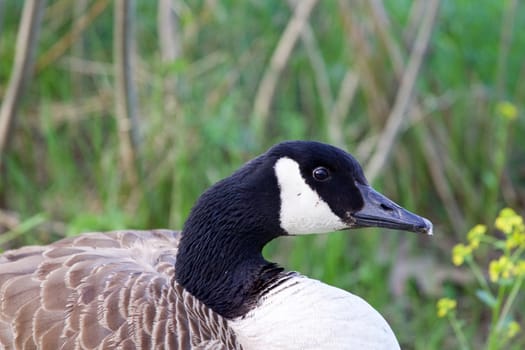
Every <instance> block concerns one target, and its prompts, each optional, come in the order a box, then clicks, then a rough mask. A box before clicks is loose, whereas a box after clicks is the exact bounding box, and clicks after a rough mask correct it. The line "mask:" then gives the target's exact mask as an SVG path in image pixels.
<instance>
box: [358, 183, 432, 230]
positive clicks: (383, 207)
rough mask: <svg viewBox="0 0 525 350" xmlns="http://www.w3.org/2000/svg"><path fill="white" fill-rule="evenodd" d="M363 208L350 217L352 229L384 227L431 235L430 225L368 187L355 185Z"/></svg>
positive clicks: (425, 220)
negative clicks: (359, 193) (352, 224)
mask: <svg viewBox="0 0 525 350" xmlns="http://www.w3.org/2000/svg"><path fill="white" fill-rule="evenodd" d="M356 185H357V187H358V188H359V190H360V191H361V194H362V196H363V200H364V206H363V208H362V209H361V210H359V211H358V212H355V213H354V214H353V215H352V217H353V219H354V220H355V222H354V225H355V226H354V227H385V228H391V229H395V230H403V231H412V232H419V233H426V234H428V235H432V223H431V222H430V221H429V220H427V219H425V218H423V217H421V216H418V215H416V214H413V213H411V212H409V211H408V210H406V209H405V208H403V207H401V206H399V205H397V204H396V203H394V202H392V201H391V200H390V199H388V198H387V197H385V196H383V195H382V194H381V193H379V192H377V191H376V190H374V189H373V188H372V187H370V186H368V185H362V184H358V183H356Z"/></svg>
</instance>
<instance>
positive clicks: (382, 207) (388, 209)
mask: <svg viewBox="0 0 525 350" xmlns="http://www.w3.org/2000/svg"><path fill="white" fill-rule="evenodd" d="M381 209H383V210H384V211H393V210H394V208H392V207H390V206H388V205H386V204H383V203H381Z"/></svg>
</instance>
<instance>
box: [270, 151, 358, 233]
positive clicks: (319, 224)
mask: <svg viewBox="0 0 525 350" xmlns="http://www.w3.org/2000/svg"><path fill="white" fill-rule="evenodd" d="M275 175H276V176H277V181H278V183H279V188H280V190H281V213H280V216H281V217H280V219H281V227H282V228H283V229H284V230H285V231H286V232H288V234H290V235H304V234H310V233H325V232H331V231H337V230H341V229H344V228H347V227H348V225H347V224H345V223H344V222H343V221H342V220H341V218H340V217H339V216H337V215H336V214H334V212H333V211H332V210H331V209H330V207H329V206H328V204H326V202H325V201H323V199H322V198H321V197H320V196H319V195H318V194H317V192H315V191H314V190H313V189H312V188H311V187H310V186H309V185H308V184H307V183H306V181H305V180H304V178H303V177H302V175H301V171H300V169H299V164H297V162H296V161H294V160H292V159H290V158H286V157H284V158H281V159H279V160H278V161H277V163H276V164H275Z"/></svg>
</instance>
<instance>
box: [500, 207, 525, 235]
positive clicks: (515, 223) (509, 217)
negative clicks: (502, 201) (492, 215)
mask: <svg viewBox="0 0 525 350" xmlns="http://www.w3.org/2000/svg"><path fill="white" fill-rule="evenodd" d="M494 224H495V226H496V228H497V229H498V230H500V231H501V232H503V233H505V234H506V235H510V234H511V233H512V232H513V231H514V230H515V229H520V228H521V227H522V226H523V218H522V217H521V216H519V215H518V214H516V212H515V211H514V210H512V209H511V208H504V209H502V210H501V211H500V213H499V215H498V217H497V218H496V222H495V223H494Z"/></svg>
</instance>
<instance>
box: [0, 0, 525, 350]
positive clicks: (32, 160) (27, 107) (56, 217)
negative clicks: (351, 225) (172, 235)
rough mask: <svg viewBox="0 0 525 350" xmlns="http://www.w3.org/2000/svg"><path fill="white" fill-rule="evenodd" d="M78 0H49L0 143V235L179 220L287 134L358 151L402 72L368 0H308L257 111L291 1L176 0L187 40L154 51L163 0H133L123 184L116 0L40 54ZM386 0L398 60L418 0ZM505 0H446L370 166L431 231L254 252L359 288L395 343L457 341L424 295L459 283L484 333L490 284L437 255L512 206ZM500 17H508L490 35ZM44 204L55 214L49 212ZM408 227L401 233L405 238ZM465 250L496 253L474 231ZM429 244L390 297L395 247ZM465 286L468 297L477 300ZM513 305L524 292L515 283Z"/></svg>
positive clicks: (518, 54)
mask: <svg viewBox="0 0 525 350" xmlns="http://www.w3.org/2000/svg"><path fill="white" fill-rule="evenodd" d="M22 3H23V2H18V1H7V2H2V3H1V5H0V6H1V7H3V8H0V11H2V10H4V9H5V11H6V12H5V13H9V14H10V15H9V16H7V15H5V14H4V16H3V17H2V18H3V22H2V25H1V27H0V94H1V95H4V93H5V90H6V88H7V83H8V80H9V76H10V72H11V69H12V65H13V57H14V51H15V40H16V35H17V30H18V28H17V25H18V18H19V17H20V13H21V9H22ZM74 3H75V2H74V1H50V2H49V4H48V6H47V8H46V9H47V11H54V12H52V13H50V12H48V14H47V15H45V17H44V20H43V25H42V32H41V40H40V43H39V47H38V51H37V56H36V62H37V68H36V70H35V74H34V75H33V77H32V79H31V81H30V83H29V85H28V90H27V91H26V94H25V96H24V99H23V104H22V106H21V110H20V113H19V114H18V116H17V123H16V126H15V128H14V129H13V137H12V138H11V144H10V147H9V150H8V152H7V153H6V154H4V155H2V156H3V158H2V161H3V162H4V168H3V169H2V173H1V174H0V176H1V179H0V209H2V210H9V211H10V212H15V213H16V214H17V218H18V221H19V225H18V226H17V227H14V228H13V227H9V228H4V227H3V226H2V225H3V224H2V222H0V231H5V232H8V233H7V234H6V233H5V232H4V234H3V235H2V236H1V237H4V238H2V240H1V243H2V244H3V245H4V247H6V248H7V247H13V246H17V245H22V244H45V243H48V242H49V241H51V240H54V239H57V238H59V237H61V236H65V235H72V234H77V233H80V232H83V231H94V230H111V229H120V228H125V227H128V228H157V227H169V228H180V227H181V226H182V224H183V223H184V219H185V217H186V215H187V213H188V212H189V210H190V209H191V206H192V204H193V202H194V201H195V199H196V198H197V196H198V195H199V194H200V193H202V191H203V190H204V189H205V188H206V187H207V186H209V185H210V184H212V183H213V182H215V181H217V180H219V179H221V178H222V177H224V176H227V175H228V174H230V173H231V172H232V171H233V170H234V169H236V168H238V167H239V166H240V165H241V164H242V163H243V162H245V161H247V160H248V159H251V158H252V157H254V156H255V155H257V154H259V153H261V152H263V151H264V150H265V149H266V148H267V147H269V146H270V145H272V144H273V143H275V142H277V141H281V140H284V139H296V138H297V139H315V140H321V141H326V142H331V143H338V144H339V145H341V146H343V147H345V148H346V149H347V150H349V151H350V152H351V153H353V154H355V155H356V156H357V158H358V159H359V160H360V161H361V162H362V163H363V164H366V162H367V160H368V159H369V157H370V152H369V151H370V149H371V148H370V146H373V145H375V144H377V138H376V137H377V136H378V135H379V133H380V132H382V131H383V129H384V126H385V125H386V124H387V117H388V114H389V111H390V109H391V108H392V105H393V103H394V100H395V98H396V94H397V93H398V90H399V85H400V76H399V75H398V73H396V68H395V63H394V60H393V59H392V56H391V51H390V49H388V48H387V45H386V44H385V39H384V36H382V35H383V34H380V31H379V30H378V28H377V23H376V22H374V20H373V18H374V17H373V15H372V14H373V13H372V10H371V8H372V7H371V6H369V4H371V3H370V2H335V1H327V2H319V3H318V5H317V7H315V8H314V10H313V12H312V14H311V16H310V19H309V25H310V30H311V33H312V34H313V39H312V41H310V42H309V45H310V46H308V45H307V42H306V41H304V40H303V39H301V38H300V39H299V40H298V42H297V43H295V45H294V49H293V51H292V52H291V55H290V57H288V58H287V60H286V65H285V68H284V69H283V70H282V71H280V72H279V76H278V82H277V84H276V87H275V89H274V90H273V91H272V93H273V100H272V102H271V104H270V106H269V110H270V112H269V115H268V119H267V120H265V121H264V122H262V123H259V124H258V123H256V122H254V120H255V119H254V118H255V117H257V116H256V115H254V113H253V111H254V102H255V99H256V96H257V94H258V91H259V87H260V83H261V80H262V79H263V77H264V76H265V74H267V72H268V70H269V67H270V65H271V57H272V55H273V53H274V50H275V49H276V47H277V45H278V43H279V42H280V40H281V39H282V34H283V31H284V30H285V28H286V27H287V25H288V24H289V20H290V17H291V16H292V13H293V10H292V9H291V8H290V6H288V3H289V2H287V1H277V0H272V1H245V2H239V1H233V0H228V1H192V2H179V4H180V7H178V8H177V9H176V10H177V15H178V19H179V22H178V23H179V28H178V32H177V36H176V37H177V38H179V42H178V44H180V47H181V52H182V55H181V56H180V57H178V58H176V59H175V60H171V61H165V60H163V59H162V55H161V54H160V49H159V38H158V29H159V28H158V19H157V7H156V6H157V5H158V2H154V1H136V8H135V17H134V27H135V31H134V39H135V42H136V56H135V57H134V61H135V66H134V67H135V70H134V71H133V73H134V77H135V84H136V90H137V93H138V101H137V102H138V103H137V104H138V106H139V113H138V114H139V117H140V128H141V130H140V143H139V148H138V150H137V155H138V157H137V164H136V168H137V173H138V176H137V178H138V180H137V182H136V183H133V182H131V181H129V179H128V178H127V176H126V175H127V174H126V173H125V171H124V167H123V166H122V162H121V156H120V141H119V127H118V124H117V122H116V121H115V103H114V102H115V101H114V90H115V82H114V72H113V70H114V67H113V40H114V39H113V25H114V23H113V19H114V18H113V10H112V9H111V6H110V7H108V8H106V9H105V10H104V11H102V13H101V14H100V15H98V16H96V17H94V18H91V19H90V22H89V25H88V26H87V28H86V30H85V31H84V32H83V33H82V35H80V36H79V37H78V38H76V39H75V40H74V41H73V42H72V43H71V45H70V46H69V47H67V50H66V51H65V52H64V53H63V54H62V55H60V56H59V57H58V58H57V59H56V60H53V61H51V62H49V63H47V64H46V65H42V63H41V62H42V57H44V56H45V55H47V54H48V53H49V51H50V50H52V48H53V46H54V45H55V44H56V43H57V42H59V41H60V40H62V39H63V38H64V37H65V36H67V35H68V34H70V33H71V31H72V28H73V27H74V25H75V24H76V23H78V18H75V17H74V15H73V14H74V10H73V6H74ZM89 3H90V6H91V5H93V4H95V3H97V1H91V2H89ZM344 3H348V4H350V5H348V6H349V7H350V8H351V11H350V12H351V13H348V12H349V11H347V10H345V9H344V7H343V6H341V4H344ZM379 3H380V4H382V5H381V6H385V14H386V15H387V16H388V19H389V21H387V22H384V23H387V27H386V33H387V36H388V40H390V44H391V45H394V46H396V47H397V48H398V49H399V52H400V56H401V57H400V59H401V61H402V64H404V65H406V64H407V62H408V57H409V52H410V51H409V50H410V48H411V47H412V44H413V39H414V37H415V36H416V34H417V33H416V31H414V30H412V31H410V30H409V27H410V26H411V25H414V23H415V24H418V22H417V20H416V19H417V18H414V17H413V12H411V10H413V8H412V6H413V4H416V3H419V4H420V5H421V4H423V3H425V1H416V2H414V1H405V0H403V1H387V2H384V3H383V2H379ZM513 3H514V2H513V1H501V2H498V1H492V0H481V1H478V2H475V3H473V2H472V1H448V0H444V1H442V3H441V8H440V13H439V16H438V20H437V23H436V26H435V29H434V32H433V36H432V40H431V42H430V44H429V50H428V52H427V53H426V56H425V59H424V64H423V66H422V68H421V70H420V72H419V75H418V81H417V89H416V90H415V92H414V94H413V99H412V100H413V103H414V105H417V108H413V109H410V110H409V111H408V112H407V114H409V115H410V118H407V122H406V123H405V125H404V128H403V129H402V132H401V134H400V135H399V139H398V142H397V143H395V144H394V145H393V146H392V148H393V153H392V156H391V157H390V158H389V160H388V163H387V164H386V166H385V167H384V169H383V171H382V172H381V173H380V175H379V177H378V179H375V180H374V181H373V182H374V185H375V186H376V187H379V188H380V189H381V190H382V192H384V193H385V194H387V195H388V196H389V197H391V198H393V199H395V200H396V201H398V202H399V203H401V204H403V206H405V207H407V208H410V209H412V210H413V211H415V212H417V213H420V214H422V215H425V216H428V217H430V218H431V219H432V221H433V222H434V223H435V225H436V229H435V231H436V234H435V236H434V237H433V238H432V239H431V240H430V239H428V240H427V239H417V238H416V237H415V236H413V235H406V234H403V235H401V234H398V233H394V232H379V231H378V230H361V231H356V232H352V233H348V232H338V233H335V234H333V235H329V236H316V237H299V238H294V239H280V240H278V241H276V242H272V243H271V244H270V245H269V246H268V247H266V249H265V256H267V257H268V258H269V259H272V260H274V261H277V262H279V263H280V264H282V265H284V266H285V267H287V268H289V269H295V270H299V271H300V272H302V273H304V274H308V275H310V276H312V277H314V278H319V279H322V280H323V281H325V282H327V283H330V284H334V285H337V286H339V287H341V288H345V289H347V290H351V291H353V292H355V293H356V294H358V295H361V296H363V297H364V298H365V299H367V300H368V301H370V303H371V304H372V305H373V306H374V307H376V308H377V309H379V310H381V311H382V313H383V314H384V315H385V317H386V318H387V319H388V320H389V321H390V322H391V323H392V327H393V329H394V330H395V332H396V334H398V337H399V338H400V341H401V345H402V348H403V349H412V348H414V349H425V350H426V349H447V348H455V346H456V345H457V344H456V343H455V342H453V341H451V340H450V337H449V335H450V334H451V331H450V330H449V327H448V323H447V320H446V319H445V318H438V317H436V314H435V308H434V300H435V298H436V295H439V294H441V293H442V292H443V293H444V294H445V295H447V296H448V297H449V298H453V299H455V300H458V301H459V302H460V303H459V305H458V308H459V309H460V311H461V315H462V317H461V318H462V319H468V320H469V322H468V323H464V324H460V323H458V324H457V325H456V326H458V327H459V328H461V330H462V331H463V332H464V334H465V337H466V339H468V342H470V340H471V339H472V342H473V343H472V344H473V347H475V346H476V345H478V344H480V339H479V337H475V336H474V335H475V334H478V333H479V334H483V333H484V331H485V329H487V327H489V325H488V324H487V321H486V320H487V318H488V317H487V314H486V308H487V307H488V308H493V303H494V300H496V301H497V300H498V298H497V296H496V295H494V294H493V293H488V292H487V291H486V290H482V291H477V289H479V288H477V287H475V286H474V285H473V284H472V283H471V282H470V280H468V279H467V280H463V279H461V278H459V279H454V278H453V277H451V276H449V275H448V274H447V273H448V270H447V268H448V267H447V264H443V263H442V261H444V260H446V259H444V258H443V257H445V256H448V254H449V251H448V248H449V247H451V246H452V245H453V244H454V242H456V241H457V240H461V241H464V240H465V238H466V237H464V234H463V233H464V232H465V231H466V228H467V227H469V226H471V225H473V224H474V223H478V222H481V223H484V224H487V220H488V219H487V218H492V217H494V216H495V215H496V212H497V211H498V209H499V208H502V207H504V206H512V207H515V208H520V209H519V210H523V209H522V207H520V203H521V204H522V203H524V193H525V192H524V191H523V188H524V185H525V178H524V176H523V174H524V172H523V165H522V164H525V149H524V148H523V144H522V143H523V141H522V140H523V139H524V137H525V122H524V119H523V110H524V107H525V106H524V104H523V101H525V68H524V66H523V57H524V56H525V33H524V32H523V30H521V28H523V27H524V26H525V9H524V5H523V4H522V3H521V2H518V5H517V9H515V11H510V10H509V9H512V8H511V6H512V4H513ZM376 5H377V4H376ZM61 6H62V7H61ZM377 6H379V5H377ZM509 13H510V14H511V15H512V16H511V18H510V20H509V17H505V16H508V14H509ZM416 17H417V16H416ZM381 23H383V22H381ZM353 24H354V25H355V26H352V25H353ZM511 24H512V26H510V25H511ZM509 26H510V27H509ZM414 28H416V29H417V28H419V27H418V26H417V25H416V26H414ZM509 28H510V29H509ZM507 29H509V32H510V36H509V37H508V38H506V39H502V35H501V33H502V31H503V30H507ZM174 37H175V36H174ZM356 38H357V39H359V40H357V39H356ZM348 73H353V74H354V75H355V76H356V77H359V80H358V83H357V90H356V94H355V96H353V99H352V100H351V102H350V103H349V107H348V108H347V109H344V110H343V116H342V118H341V119H338V118H334V117H333V115H331V113H332V112H333V110H332V109H331V107H333V105H329V106H326V100H327V99H328V100H332V102H333V103H334V104H335V103H337V102H341V101H343V102H344V99H340V98H339V95H340V94H341V91H343V89H342V87H341V86H342V83H343V82H344V81H345V77H347V74H348ZM346 98H349V97H348V96H347V97H346ZM509 105H510V106H513V108H514V112H513V111H512V110H509ZM511 109H512V108H511ZM509 113H510V114H513V117H512V118H509ZM334 130H335V131H339V132H340V133H341V135H342V136H341V137H342V138H341V139H337V137H335V136H334ZM47 221H56V222H60V223H63V224H64V226H46V225H45V224H46V222H47ZM49 227H51V229H50V228H49ZM57 227H58V228H57ZM407 242H408V243H407ZM403 244H405V245H406V246H407V247H408V248H406V251H407V252H404V251H398V247H399V246H401V245H403ZM477 254H480V258H481V259H483V258H485V259H488V257H489V256H490V252H489V251H487V250H483V249H480V250H479V251H478V252H477ZM422 257H425V258H428V259H430V260H431V261H432V265H431V266H432V267H431V270H430V271H429V273H428V274H427V276H426V278H428V279H433V278H436V277H435V276H444V277H440V278H441V279H438V280H436V282H435V285H436V286H435V287H433V288H430V289H428V288H427V289H425V288H421V282H422V281H421V280H420V279H421V278H420V277H418V276H417V275H416V274H408V276H407V278H406V280H403V281H397V283H399V284H401V285H403V286H404V293H403V295H395V296H394V295H393V294H394V293H393V291H392V288H391V285H392V283H391V281H390V278H391V277H390V276H391V273H392V270H393V269H394V268H393V267H392V266H393V265H396V266H403V264H401V262H403V261H405V260H406V261H412V260H409V259H414V260H413V261H415V262H416V263H415V264H416V265H417V261H420V260H418V259H420V258H422ZM443 271H445V272H443ZM476 295H477V296H478V298H479V300H481V301H480V302H474V301H472V299H474V298H476V297H475V296H476ZM469 300H470V301H469ZM474 300H478V299H474ZM463 302H465V303H467V305H468V306H469V308H466V307H464V305H465V304H463ZM513 305H515V309H516V310H517V309H519V307H521V308H523V307H525V305H524V301H523V298H522V297H516V301H515V303H514V304H513ZM458 315H459V312H458ZM463 315H465V317H463ZM518 321H522V319H518ZM458 322H459V321H458ZM517 337H518V338H519V337H521V334H519V335H518V336H517ZM520 339H522V338H520ZM520 342H521V343H523V340H519V341H518V342H517V344H520ZM468 345H471V344H468Z"/></svg>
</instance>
